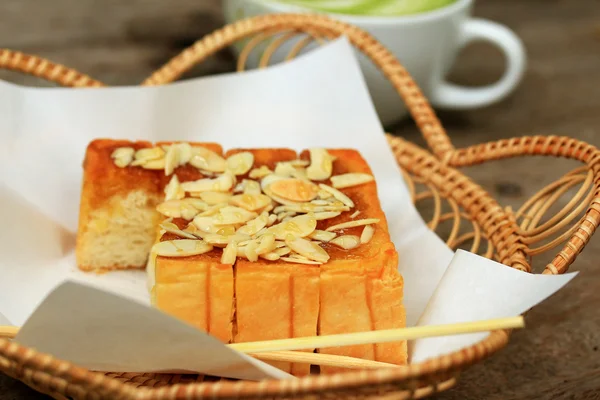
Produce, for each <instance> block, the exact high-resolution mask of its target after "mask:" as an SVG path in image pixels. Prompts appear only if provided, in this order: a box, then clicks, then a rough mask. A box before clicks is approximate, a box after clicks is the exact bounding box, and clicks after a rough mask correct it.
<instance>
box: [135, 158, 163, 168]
mask: <svg viewBox="0 0 600 400" xmlns="http://www.w3.org/2000/svg"><path fill="white" fill-rule="evenodd" d="M133 163H135V161H134V162H132V163H131V165H133ZM142 168H145V169H152V170H159V169H165V159H164V158H159V159H158V160H150V161H145V162H144V163H142Z"/></svg>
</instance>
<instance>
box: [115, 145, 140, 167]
mask: <svg viewBox="0 0 600 400" xmlns="http://www.w3.org/2000/svg"><path fill="white" fill-rule="evenodd" d="M134 154H135V149H134V148H133V147H119V148H118V149H115V151H113V152H112V154H111V155H110V157H111V158H112V159H113V160H114V163H115V165H116V166H117V167H119V168H125V167H126V166H128V165H129V164H131V162H132V161H133V155H134Z"/></svg>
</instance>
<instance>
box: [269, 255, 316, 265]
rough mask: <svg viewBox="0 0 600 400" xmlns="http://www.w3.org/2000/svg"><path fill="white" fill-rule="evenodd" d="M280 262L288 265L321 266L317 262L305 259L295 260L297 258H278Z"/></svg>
mask: <svg viewBox="0 0 600 400" xmlns="http://www.w3.org/2000/svg"><path fill="white" fill-rule="evenodd" d="M279 259H280V260H283V261H286V262H289V263H296V264H308V265H321V264H323V263H322V262H318V261H311V260H308V259H305V258H297V257H280V258H279Z"/></svg>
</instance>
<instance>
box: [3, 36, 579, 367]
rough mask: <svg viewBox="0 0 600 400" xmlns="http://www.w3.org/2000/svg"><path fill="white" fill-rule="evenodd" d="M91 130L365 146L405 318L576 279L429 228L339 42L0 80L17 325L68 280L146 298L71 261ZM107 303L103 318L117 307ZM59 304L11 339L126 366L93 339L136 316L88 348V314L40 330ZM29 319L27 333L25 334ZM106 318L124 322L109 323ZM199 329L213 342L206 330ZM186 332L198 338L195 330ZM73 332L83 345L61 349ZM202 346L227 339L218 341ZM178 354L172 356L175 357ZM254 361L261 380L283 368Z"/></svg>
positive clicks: (138, 350) (423, 344)
mask: <svg viewBox="0 0 600 400" xmlns="http://www.w3.org/2000/svg"><path fill="white" fill-rule="evenodd" d="M99 137H105V138H126V139H148V140H153V141H156V140H190V141H215V142H219V143H221V144H222V145H223V147H224V148H225V149H228V148H235V147H276V146H287V147H291V148H294V149H296V150H301V149H305V148H308V147H313V146H321V147H352V148H356V149H359V150H360V151H361V153H362V154H363V156H364V157H365V158H366V160H367V161H368V162H369V164H370V165H371V167H372V169H373V172H374V174H375V177H376V179H377V182H378V188H379V195H380V198H381V203H382V207H383V209H384V211H385V212H386V215H387V218H388V222H389V227H390V234H391V237H392V239H393V241H394V243H395V245H396V247H397V250H398V252H399V254H400V265H399V270H400V272H401V273H402V274H403V276H404V279H405V305H406V309H407V323H408V325H409V326H410V325H415V324H439V323H449V322H458V321H472V320H480V319H487V318H493V317H497V316H508V315H516V314H519V313H521V312H523V311H525V310H527V309H528V308H530V307H532V306H534V305H535V304H537V303H539V302H540V301H542V300H543V299H545V298H546V297H547V296H549V295H551V294H552V293H553V292H554V291H556V290H558V289H559V288H560V287H562V286H563V285H564V284H566V283H567V282H568V281H569V280H570V279H571V278H572V277H573V276H574V275H573V274H568V275H564V276H532V275H528V274H524V273H521V272H518V271H512V270H511V269H509V268H507V267H505V266H502V265H500V264H497V263H494V262H492V261H489V260H486V259H484V258H481V257H478V256H476V255H472V254H469V253H466V252H459V253H457V254H456V256H455V255H454V254H453V252H452V251H451V250H450V249H449V248H448V247H447V246H446V245H445V244H444V243H443V242H442V241H441V240H440V239H439V238H438V237H437V236H436V235H435V234H434V233H432V232H431V231H430V230H429V229H428V228H427V227H426V225H425V224H424V222H423V221H422V219H421V217H420V216H419V214H418V212H417V211H416V210H415V208H414V207H413V205H412V203H411V201H410V196H409V193H408V191H407V189H406V186H405V183H404V181H403V179H402V177H401V174H400V173H399V170H398V167H397V165H396V163H395V160H394V158H393V156H392V154H391V151H390V149H389V147H388V145H387V142H386V140H385V137H384V135H383V130H382V128H381V125H380V123H379V121H378V119H377V115H376V113H375V110H374V108H373V105H372V103H371V100H370V98H369V95H368V91H367V89H366V86H365V84H364V81H363V77H362V75H361V72H360V68H359V67H358V64H357V62H356V59H355V58H354V54H353V50H352V48H351V46H350V45H349V43H348V42H347V40H346V39H343V38H342V39H339V40H337V41H335V42H333V43H331V44H328V45H326V46H324V47H322V48H320V49H317V50H314V51H313V52H311V53H309V54H307V55H305V56H303V57H300V58H298V59H296V60H295V61H292V62H290V63H287V64H282V65H278V66H274V67H271V68H268V69H265V70H260V71H251V72H247V73H244V74H227V75H221V76H215V77H208V78H202V79H194V80H188V81H185V82H182V83H176V84H172V85H169V86H165V87H149V88H139V87H119V88H102V89H63V88H44V89H39V88H24V87H19V86H16V85H12V84H9V83H3V82H0V182H1V183H0V201H1V202H2V205H3V207H0V220H1V221H2V222H3V223H2V224H1V225H0V312H2V313H3V314H4V315H5V317H6V318H8V319H9V320H10V321H11V322H12V323H13V324H15V325H22V324H25V322H26V321H27V319H28V318H29V317H30V316H31V315H32V313H33V312H34V310H35V309H36V307H38V305H39V304H40V302H41V301H42V300H43V299H44V297H45V296H46V295H48V294H49V293H50V292H51V291H52V290H53V289H54V288H56V287H57V286H58V285H59V284H61V283H62V282H64V281H65V280H67V279H68V280H72V281H76V282H83V283H85V284H86V285H92V286H94V287H97V288H101V289H104V290H107V291H109V292H113V293H117V294H119V295H120V296H125V297H128V298H131V299H133V300H135V301H136V303H135V304H138V303H140V304H149V296H148V293H147V292H146V287H145V280H144V279H145V277H144V273H142V272H115V273H109V274H105V275H100V276H98V275H93V274H85V273H82V272H80V271H78V270H77V267H76V265H75V259H74V254H73V246H74V241H75V231H76V226H77V219H78V209H79V196H80V187H81V180H82V169H81V163H82V160H83V156H84V153H85V148H86V146H87V144H88V143H89V142H90V141H91V140H92V139H94V138H99ZM453 257H454V258H453ZM449 265H450V268H448V266H449ZM447 269H448V271H447ZM446 271H447V272H446ZM474 271H476V272H478V273H473V272H474ZM445 273H446V275H444V274H445ZM442 276H444V280H443V282H442V283H441V284H440V280H441V279H442ZM515 282H518V283H519V284H518V285H515ZM507 288H513V289H514V288H518V289H514V290H518V291H523V292H527V293H528V295H527V296H512V297H511V302H510V304H511V307H505V306H507V302H506V300H507V297H508V296H509V295H510V294H512V292H507ZM59 290H60V292H59V294H60V295H61V296H63V297H61V299H63V300H64V299H65V298H68V297H67V295H68V296H76V295H81V293H82V292H81V290H83V291H85V290H86V289H85V287H83V289H82V286H78V285H73V284H71V285H67V286H61V287H60V289H59ZM88 290H90V291H92V292H94V293H96V294H98V293H101V292H97V291H94V290H93V289H88ZM69 291H72V292H73V293H70V292H69ZM65 293H67V294H65ZM90 295H91V294H90ZM98 295H99V294H98ZM52 296H57V294H56V293H53V295H52ZM52 296H51V298H52ZM91 296H95V295H91ZM432 296H433V297H432ZM84 297H85V296H84ZM430 300H431V301H430ZM122 301H125V300H122ZM55 303H56V302H55ZM53 304H54V303H53ZM94 304H95V307H96V308H93V310H90V311H94V312H98V310H99V308H98V307H97V306H98V305H99V304H101V303H94ZM111 304H113V303H111ZM91 306H92V305H90V307H91ZM107 307H108V306H107ZM136 310H137V311H139V310H140V309H139V308H136ZM104 311H105V312H107V313H109V314H106V315H110V312H117V311H118V310H111V309H108V310H104ZM146 311H147V313H146V314H147V316H148V318H150V320H154V319H153V317H151V314H157V315H161V314H160V313H159V312H158V311H156V310H152V309H150V308H147V310H146ZM56 312H57V310H56V309H53V308H52V307H42V308H40V309H38V311H37V312H36V313H35V315H34V316H33V317H32V318H31V319H30V320H29V321H28V322H27V324H25V328H26V329H25V328H24V329H25V330H24V331H23V332H26V333H27V336H25V333H23V336H21V334H19V336H18V337H17V340H19V341H24V342H26V343H27V344H29V345H32V346H34V347H36V348H38V349H40V350H42V351H44V349H48V350H49V351H50V350H51V351H52V352H53V354H55V355H57V356H59V357H62V358H65V359H68V360H76V361H77V362H78V363H79V364H80V365H83V366H88V367H90V368H91V367H98V366H101V365H103V364H102V362H109V361H110V365H109V366H110V370H111V371H118V370H129V369H127V368H131V364H128V363H127V362H126V360H124V359H121V358H120V357H119V353H114V354H112V353H111V358H110V360H107V359H106V357H105V358H104V360H103V361H102V362H99V361H98V360H97V358H98V357H99V356H100V354H98V352H96V351H95V350H94V349H93V347H94V346H96V345H97V344H98V343H99V342H100V343H103V344H106V345H107V344H108V343H112V342H114V341H116V340H117V339H118V338H119V337H123V336H124V335H126V334H127V332H128V330H129V329H131V332H134V331H135V330H136V329H137V328H136V327H135V326H134V325H135V324H134V323H133V321H131V320H120V319H115V318H106V319H103V320H102V323H103V326H106V327H107V329H106V330H105V331H103V335H97V337H95V339H94V343H93V345H92V344H91V342H90V341H86V340H81V339H80V340H77V338H78V337H79V336H76V335H79V334H80V333H81V332H84V331H86V329H88V328H89V327H88V324H93V323H94V322H93V318H92V317H93V316H94V314H93V313H90V314H89V316H88V317H87V318H83V319H73V318H72V319H71V320H70V324H74V326H75V327H76V328H77V329H75V328H73V329H69V330H66V331H65V332H62V334H61V335H56V336H53V337H52V338H48V337H47V336H45V332H44V329H42V328H41V327H42V326H49V325H50V326H52V325H53V324H57V323H56V322H54V321H55V320H56V318H50V317H49V316H52V315H57V314H56ZM146 314H144V315H146ZM160 318H162V315H161V317H158V316H157V317H156V321H154V322H155V323H156V324H157V325H155V329H157V330H159V329H162V328H161V326H162V325H161V326H159V324H158V321H159V320H160ZM40 321H41V322H40ZM162 323H164V321H162V320H161V324H162ZM170 323H173V324H175V322H173V321H172V320H170ZM30 324H31V325H32V326H34V327H35V329H30ZM113 325H118V328H119V329H118V330H111V329H110V328H111V327H113ZM54 328H56V329H58V328H57V327H56V326H55V327H54ZM148 329H151V327H148ZM182 329H183V328H182ZM111 332H114V333H111ZM195 333H196V335H197V336H198V337H199V338H200V337H203V340H204V343H205V344H206V343H209V341H208V339H206V338H207V335H204V334H202V333H201V332H195ZM169 334H170V335H171V334H172V335H173V337H171V338H170V343H176V342H177V341H178V340H179V336H178V334H181V332H179V331H178V330H177V329H173V330H172V331H170V332H169ZM186 334H189V335H191V336H193V334H192V333H191V332H189V331H186ZM184 336H185V335H184ZM479 339H481V335H462V336H455V337H451V338H445V339H444V340H438V339H437V338H436V339H427V340H423V341H416V342H415V343H414V344H413V345H414V346H413V347H414V349H413V350H414V351H413V353H412V360H413V361H420V360H424V359H427V358H429V357H432V356H436V355H439V354H442V353H446V352H449V351H452V350H456V349H459V348H461V347H463V346H467V345H470V344H472V343H474V342H476V341H477V340H479ZM182 340H183V339H182ZM194 340H195V339H194ZM198 340H200V339H198ZM56 341H58V342H59V343H58V344H57V343H56ZM73 341H76V343H77V346H69V343H73ZM185 343H188V342H185ZM155 344H156V343H155ZM129 345H130V346H129V347H128V349H129V353H130V354H134V355H135V357H138V361H139V362H138V363H137V364H136V365H137V366H138V367H140V368H141V367H142V365H145V366H146V370H164V369H173V368H184V369H185V368H190V367H192V369H195V370H199V371H200V372H205V371H202V368H205V369H210V368H212V366H213V365H212V363H216V362H217V361H216V359H215V360H213V359H209V360H204V361H205V365H200V364H198V363H196V364H194V365H190V364H189V363H187V361H186V360H185V357H181V358H173V357H174V356H173V354H174V353H173V352H174V351H175V350H174V349H173V348H172V346H154V347H152V350H153V351H152V353H150V352H148V346H149V343H148V338H146V337H144V336H143V335H142V336H141V337H140V338H139V340H133V341H132V342H131V343H129ZM210 346H217V347H219V348H221V349H224V348H225V347H224V346H221V345H219V344H218V343H214V342H210ZM226 350H227V351H228V352H229V350H228V349H226ZM132 357H133V356H132ZM170 357H171V358H170ZM175 359H177V360H179V363H178V362H171V361H173V360H175ZM165 360H170V361H169V362H166V361H165ZM260 364H262V365H261V368H263V369H261V373H263V374H264V376H276V375H277V374H275V373H274V372H273V371H272V370H268V371H267V370H266V369H264V364H263V363H260ZM253 365H258V363H254V364H253ZM221 367H222V365H220V367H219V368H221ZM232 368H233V367H232ZM225 369H226V368H225ZM220 370H221V371H223V369H222V368H221V369H220ZM254 372H255V371H253V373H254ZM258 377H259V376H258V375H253V376H252V377H251V378H258ZM280 377H281V376H280Z"/></svg>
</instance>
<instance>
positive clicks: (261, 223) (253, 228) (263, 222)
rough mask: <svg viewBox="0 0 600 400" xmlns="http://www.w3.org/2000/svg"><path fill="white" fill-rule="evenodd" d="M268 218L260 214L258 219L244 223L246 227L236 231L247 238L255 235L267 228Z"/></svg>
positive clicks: (264, 214) (265, 214)
mask: <svg viewBox="0 0 600 400" xmlns="http://www.w3.org/2000/svg"><path fill="white" fill-rule="evenodd" d="M269 218H270V216H269V215H268V214H267V213H262V214H260V215H259V216H258V217H256V218H254V219H253V220H250V221H248V222H246V225H244V226H242V227H241V228H240V229H238V230H237V231H238V233H243V234H246V235H249V236H252V235H255V234H257V233H258V232H259V231H260V230H261V229H263V228H264V227H265V226H267V223H268V222H269Z"/></svg>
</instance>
